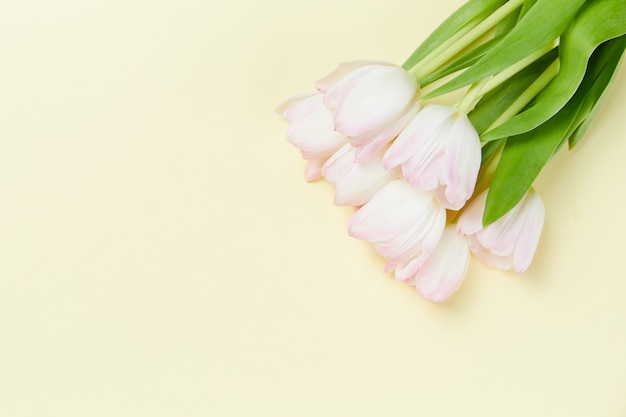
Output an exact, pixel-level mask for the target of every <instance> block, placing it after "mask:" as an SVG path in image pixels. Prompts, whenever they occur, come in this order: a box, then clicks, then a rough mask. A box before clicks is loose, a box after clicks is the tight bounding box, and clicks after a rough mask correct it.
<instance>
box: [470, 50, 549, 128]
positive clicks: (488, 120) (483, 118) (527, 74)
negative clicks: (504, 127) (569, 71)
mask: <svg viewBox="0 0 626 417" xmlns="http://www.w3.org/2000/svg"><path fill="white" fill-rule="evenodd" d="M557 56H558V52H557V50H556V49H552V50H551V51H550V52H548V53H547V54H545V55H544V56H543V57H541V58H539V59H538V60H537V61H535V62H533V63H532V64H530V65H529V66H528V67H526V68H524V69H523V70H521V71H520V72H518V73H517V74H515V75H514V76H512V77H511V78H509V79H508V80H506V81H505V82H504V83H502V84H501V85H499V86H498V87H496V88H495V89H494V90H493V91H491V92H489V93H487V94H485V96H484V97H483V98H482V99H480V101H479V102H478V104H477V105H476V107H474V109H473V110H472V111H471V112H469V114H468V115H467V116H468V118H469V120H470V122H471V123H472V124H473V125H474V128H475V129H476V131H477V132H478V133H479V134H482V133H483V132H484V131H485V130H487V128H488V127H489V126H491V124H492V123H493V122H495V121H496V119H497V118H498V117H499V116H500V113H502V109H506V108H508V107H509V106H510V105H511V104H512V103H513V102H514V101H515V100H516V99H517V98H518V97H519V96H520V94H522V93H523V92H524V91H526V89H527V88H528V87H529V86H530V85H531V84H532V83H533V82H534V81H535V80H536V79H537V77H538V76H539V75H541V74H542V73H543V72H544V71H545V70H546V68H548V66H550V64H551V63H552V62H554V60H555V59H556V58H557ZM481 140H482V139H481Z"/></svg>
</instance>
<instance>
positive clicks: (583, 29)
mask: <svg viewBox="0 0 626 417" xmlns="http://www.w3.org/2000/svg"><path fill="white" fill-rule="evenodd" d="M539 1H541V0H539ZM537 5H539V2H538V3H537ZM531 11H532V9H531ZM529 14H530V13H529ZM625 33H626V7H625V5H624V0H596V1H593V2H589V3H588V4H587V5H585V7H584V8H583V9H582V10H581V12H580V14H579V15H578V16H577V17H576V19H575V20H574V21H573V22H572V24H571V26H570V28H569V29H568V30H567V31H566V32H565V33H564V34H563V36H562V39H561V44H560V46H559V48H560V59H561V68H560V70H559V73H558V75H557V76H556V77H555V79H554V80H553V81H552V83H550V85H549V86H548V87H547V88H546V89H545V90H544V91H543V92H542V93H541V94H540V95H539V96H538V97H537V99H536V100H535V103H534V105H533V106H531V107H529V108H528V109H527V110H525V111H523V112H521V113H519V114H518V115H517V116H515V117H513V118H511V119H510V120H509V121H507V122H505V123H503V124H502V125H501V126H499V127H497V128H496V129H494V130H492V131H490V132H489V133H488V134H486V135H485V136H484V137H483V138H482V140H484V141H488V140H494V139H498V138H502V137H509V136H513V135H517V134H520V133H523V132H528V131H530V130H531V129H533V128H535V127H537V126H539V125H540V124H542V123H543V122H545V121H546V120H548V119H549V118H550V117H552V116H553V115H554V114H556V113H557V112H558V111H559V109H561V108H562V107H563V106H564V105H565V104H566V103H567V101H568V100H569V99H570V98H571V97H572V95H573V94H574V92H575V91H576V89H577V88H578V86H579V84H580V82H581V80H582V79H583V76H584V75H585V70H586V67H587V61H588V60H589V57H590V56H591V54H592V53H593V51H594V50H595V49H596V48H597V47H598V46H599V45H600V44H602V43H603V42H605V41H607V40H610V39H614V38H617V37H619V36H622V35H624V34H625ZM505 42H506V39H505V40H503V42H502V44H505ZM477 65H479V64H477ZM468 71H469V70H468Z"/></svg>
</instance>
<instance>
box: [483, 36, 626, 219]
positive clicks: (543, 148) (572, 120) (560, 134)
mask: <svg viewBox="0 0 626 417" xmlns="http://www.w3.org/2000/svg"><path fill="white" fill-rule="evenodd" d="M625 48H626V35H624V36H621V37H619V38H616V39H612V40H610V41H607V42H605V43H604V44H602V45H600V47H598V48H597V49H596V51H595V52H594V53H593V55H592V56H591V59H590V60H589V65H588V68H587V73H586V74H585V76H584V79H583V81H582V83H581V84H580V87H579V88H578V90H577V91H576V93H575V94H574V96H573V97H572V99H571V100H570V101H569V102H568V103H567V104H566V105H565V107H563V108H562V109H561V110H560V111H559V112H558V113H557V114H556V115H555V116H554V117H552V118H551V119H549V120H548V121H547V122H545V123H543V124H542V125H540V126H539V127H537V128H535V129H533V130H531V131H529V132H526V133H523V134H520V135H517V136H513V137H511V138H509V139H508V140H507V141H506V145H505V147H504V149H503V151H502V155H501V157H500V161H499V163H498V167H497V168H496V172H495V174H494V176H493V180H492V183H491V187H490V189H489V194H488V195H487V203H486V207H485V213H484V216H483V224H484V225H488V224H491V223H493V222H494V221H496V220H498V219H499V218H500V217H501V216H503V215H504V214H506V213H507V212H508V211H509V210H510V209H512V208H513V207H515V205H516V204H517V203H518V202H519V201H520V200H521V199H522V197H523V196H524V194H525V193H526V191H528V189H529V188H530V187H531V186H532V183H533V182H534V181H535V179H536V178H537V175H539V172H540V171H541V170H542V169H543V167H544V166H545V164H546V163H547V162H548V161H549V160H550V159H551V158H552V156H553V155H554V153H556V151H557V150H558V149H559V148H560V147H561V146H562V145H563V144H564V143H565V142H566V141H567V140H569V141H570V146H572V145H571V144H572V142H573V141H574V143H575V142H576V141H578V140H580V137H581V135H582V134H583V133H584V130H585V129H586V127H587V126H588V124H589V123H590V121H591V119H592V118H593V115H594V113H595V111H596V109H597V105H598V102H599V101H600V99H601V98H602V97H603V96H604V94H605V91H606V89H607V87H608V86H609V85H610V83H611V80H612V79H613V76H614V74H615V71H616V69H617V66H618V65H619V62H620V60H621V58H622V56H623V54H624V49H625ZM502 140H503V139H497V140H495V141H491V142H489V143H488V145H491V144H494V145H492V146H493V147H494V148H497V147H498V146H499V144H500V142H501V141H502ZM488 145H487V146H485V148H487V147H488ZM485 148H483V149H485Z"/></svg>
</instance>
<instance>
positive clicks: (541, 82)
mask: <svg viewBox="0 0 626 417" xmlns="http://www.w3.org/2000/svg"><path fill="white" fill-rule="evenodd" d="M558 72H559V60H558V58H557V59H555V60H554V62H552V64H550V66H549V67H548V68H547V69H546V70H545V71H544V72H543V73H542V74H541V75H540V76H539V77H537V79H536V80H535V81H534V82H533V83H532V84H531V85H530V86H529V87H528V88H527V89H526V90H525V91H524V92H523V93H522V94H521V95H520V96H519V97H518V98H517V99H516V100H515V101H514V102H513V103H511V105H510V106H509V107H508V108H507V109H506V110H504V111H503V112H502V114H500V116H499V117H498V118H497V119H496V120H495V121H494V122H493V123H492V124H491V125H490V126H489V127H488V128H487V129H486V130H485V131H484V132H483V135H484V134H485V133H487V132H489V131H491V130H493V129H495V128H496V127H498V126H500V125H501V124H503V123H504V122H506V121H508V120H509V119H511V118H512V117H513V116H515V115H516V114H517V113H519V112H520V111H521V110H522V109H523V108H524V107H525V106H526V105H527V104H528V103H530V101H531V100H532V99H533V98H535V96H536V95H537V94H539V93H540V92H541V90H543V89H544V88H545V87H546V86H547V85H548V84H549V83H550V81H552V79H553V78H554V77H555V76H556V74H557V73H558Z"/></svg>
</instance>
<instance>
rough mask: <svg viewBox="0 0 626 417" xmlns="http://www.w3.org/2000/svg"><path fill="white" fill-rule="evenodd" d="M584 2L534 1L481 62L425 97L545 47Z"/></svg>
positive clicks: (438, 93) (509, 64)
mask: <svg viewBox="0 0 626 417" xmlns="http://www.w3.org/2000/svg"><path fill="white" fill-rule="evenodd" d="M621 1H623V0H621ZM584 2H585V0H537V2H536V3H535V4H534V5H532V7H531V8H530V10H528V12H527V13H526V14H525V15H524V16H523V17H522V18H521V19H520V20H519V22H518V23H517V25H516V26H515V27H514V28H513V29H512V30H511V31H510V32H509V33H508V34H507V35H506V37H505V38H504V39H503V40H502V41H501V42H500V43H498V45H497V46H495V47H494V48H492V49H491V50H490V51H489V53H487V54H486V55H485V56H484V57H483V58H482V59H481V60H480V61H478V62H477V63H476V64H475V65H473V66H472V67H471V68H469V69H468V70H467V71H465V72H463V73H462V74H460V75H459V76H457V77H456V78H454V79H452V80H450V81H449V82H447V83H446V84H444V85H442V86H441V87H439V88H438V89H436V90H435V91H432V92H431V93H429V94H427V95H426V96H425V97H424V98H426V99H428V98H433V97H436V96H439V95H442V94H445V93H449V92H451V91H454V90H457V89H459V88H461V87H464V86H466V85H469V84H471V83H474V82H476V81H479V80H481V79H483V78H485V77H488V76H490V75H493V74H495V73H497V72H499V71H502V70H503V69H505V68H507V67H509V66H511V65H513V64H515V63H516V62H518V61H520V60H522V59H524V58H525V57H527V56H529V55H531V54H532V53H533V52H535V51H538V50H540V49H542V48H545V47H546V46H548V45H549V44H550V43H551V42H553V41H554V40H555V39H557V38H558V37H559V36H560V35H561V34H562V33H563V32H564V31H565V30H566V29H567V27H568V25H569V24H570V22H571V20H572V19H573V18H574V16H575V15H576V12H577V11H578V9H579V8H580V7H581V6H582V4H583V3H584ZM587 56H589V55H587Z"/></svg>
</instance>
